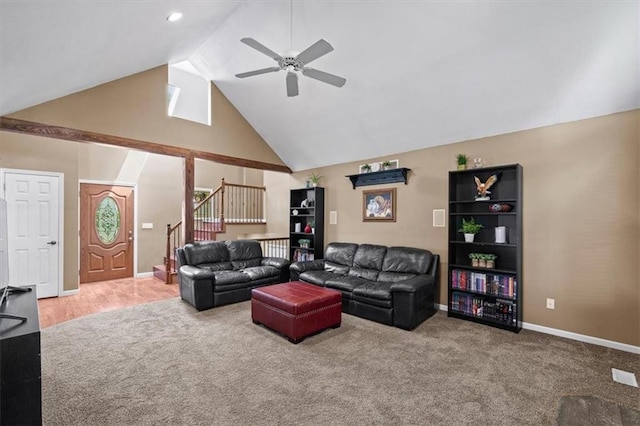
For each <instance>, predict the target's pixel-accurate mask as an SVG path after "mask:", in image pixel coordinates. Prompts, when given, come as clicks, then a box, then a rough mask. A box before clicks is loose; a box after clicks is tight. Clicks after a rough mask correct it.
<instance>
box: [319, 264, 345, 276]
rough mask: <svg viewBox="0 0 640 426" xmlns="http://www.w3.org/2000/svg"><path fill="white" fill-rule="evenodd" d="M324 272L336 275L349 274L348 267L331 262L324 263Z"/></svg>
mask: <svg viewBox="0 0 640 426" xmlns="http://www.w3.org/2000/svg"><path fill="white" fill-rule="evenodd" d="M324 270H325V271H327V272H331V273H332V274H337V275H347V274H348V273H349V267H348V266H345V265H340V264H338V263H333V262H327V261H325V262H324Z"/></svg>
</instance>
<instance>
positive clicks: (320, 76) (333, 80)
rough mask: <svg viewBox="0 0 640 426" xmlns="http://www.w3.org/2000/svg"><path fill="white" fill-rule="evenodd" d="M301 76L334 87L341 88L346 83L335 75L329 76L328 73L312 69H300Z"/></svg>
mask: <svg viewBox="0 0 640 426" xmlns="http://www.w3.org/2000/svg"><path fill="white" fill-rule="evenodd" d="M302 74H304V75H305V76H306V77H311V78H314V79H316V80H319V81H322V82H323V83H328V84H331V85H333V86H336V87H342V86H344V84H345V83H346V82H347V80H346V79H344V78H342V77H338V76H337V75H333V74H329V73H328V72H324V71H318V70H314V69H313V68H302Z"/></svg>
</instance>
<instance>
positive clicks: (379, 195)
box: [362, 188, 396, 222]
mask: <svg viewBox="0 0 640 426" xmlns="http://www.w3.org/2000/svg"><path fill="white" fill-rule="evenodd" d="M362 201H363V206H362V220H363V222H378V221H382V222H395V221H396V188H385V189H375V190H370V191H362Z"/></svg>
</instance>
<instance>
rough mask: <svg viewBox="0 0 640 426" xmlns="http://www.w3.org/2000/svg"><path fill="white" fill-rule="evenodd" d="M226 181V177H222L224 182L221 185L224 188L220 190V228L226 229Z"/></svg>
mask: <svg viewBox="0 0 640 426" xmlns="http://www.w3.org/2000/svg"><path fill="white" fill-rule="evenodd" d="M225 185H226V184H225V183H224V178H222V183H221V184H220V187H221V188H222V190H221V191H220V230H221V231H224V229H225V225H224V189H225Z"/></svg>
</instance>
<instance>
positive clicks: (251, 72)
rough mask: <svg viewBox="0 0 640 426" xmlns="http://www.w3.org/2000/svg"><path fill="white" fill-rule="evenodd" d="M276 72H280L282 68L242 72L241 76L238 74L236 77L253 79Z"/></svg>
mask: <svg viewBox="0 0 640 426" xmlns="http://www.w3.org/2000/svg"><path fill="white" fill-rule="evenodd" d="M276 71H280V68H279V67H269V68H262V69H259V70H255V71H247V72H241V73H240V74H236V77H238V78H245V77H251V76H254V75H260V74H267V73H269V72H276Z"/></svg>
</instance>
